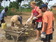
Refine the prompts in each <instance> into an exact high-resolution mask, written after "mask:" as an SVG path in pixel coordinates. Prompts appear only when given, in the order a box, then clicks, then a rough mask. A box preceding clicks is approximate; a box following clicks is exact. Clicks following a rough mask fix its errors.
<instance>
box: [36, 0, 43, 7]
mask: <svg viewBox="0 0 56 42" xmlns="http://www.w3.org/2000/svg"><path fill="white" fill-rule="evenodd" d="M35 1H36V2H37V5H38V6H41V5H42V4H43V1H42V0H35Z"/></svg>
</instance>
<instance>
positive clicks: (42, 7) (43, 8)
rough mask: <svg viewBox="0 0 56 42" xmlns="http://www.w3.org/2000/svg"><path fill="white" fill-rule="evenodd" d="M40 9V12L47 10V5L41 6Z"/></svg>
mask: <svg viewBox="0 0 56 42" xmlns="http://www.w3.org/2000/svg"><path fill="white" fill-rule="evenodd" d="M40 9H41V10H42V12H45V11H46V10H47V5H46V4H43V5H41V7H40Z"/></svg>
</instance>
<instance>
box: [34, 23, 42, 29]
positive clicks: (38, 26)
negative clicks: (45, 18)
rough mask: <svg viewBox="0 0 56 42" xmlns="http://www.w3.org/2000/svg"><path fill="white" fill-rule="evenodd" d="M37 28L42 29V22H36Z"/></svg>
mask: <svg viewBox="0 0 56 42" xmlns="http://www.w3.org/2000/svg"><path fill="white" fill-rule="evenodd" d="M35 29H37V30H42V22H36V28H35Z"/></svg>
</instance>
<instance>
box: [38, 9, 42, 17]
mask: <svg viewBox="0 0 56 42" xmlns="http://www.w3.org/2000/svg"><path fill="white" fill-rule="evenodd" d="M37 11H38V13H39V15H38V16H37V18H39V17H41V16H42V11H41V10H40V9H37Z"/></svg>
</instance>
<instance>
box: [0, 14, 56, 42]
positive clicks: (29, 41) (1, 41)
mask: <svg viewBox="0 0 56 42" xmlns="http://www.w3.org/2000/svg"><path fill="white" fill-rule="evenodd" d="M29 16H30V15H29V14H28V15H22V17H23V24H25V21H26V20H27V19H28V17H29ZM54 16H55V31H54V35H53V40H52V42H56V14H55V15H54ZM10 18H11V16H8V17H7V18H6V23H8V24H10V21H9V20H10ZM4 33H5V32H4V31H3V30H2V29H1V28H0V42H14V41H13V40H7V39H6V38H5V35H4ZM20 38H21V39H19V40H20V41H19V42H42V41H40V40H38V41H35V37H20Z"/></svg>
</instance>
